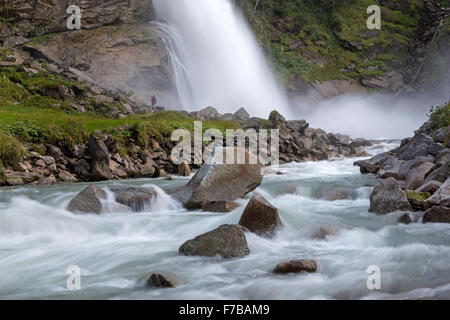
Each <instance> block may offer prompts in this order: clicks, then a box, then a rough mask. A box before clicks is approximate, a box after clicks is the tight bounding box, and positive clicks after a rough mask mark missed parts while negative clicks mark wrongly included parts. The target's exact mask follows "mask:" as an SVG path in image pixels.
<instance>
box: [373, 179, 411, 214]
mask: <svg viewBox="0 0 450 320" xmlns="http://www.w3.org/2000/svg"><path fill="white" fill-rule="evenodd" d="M411 210H412V207H411V205H410V204H409V202H408V199H407V198H406V193H405V192H404V191H403V190H401V189H400V188H399V186H398V184H397V182H396V180H395V179H394V178H388V179H385V180H383V181H382V182H381V183H380V184H379V185H377V186H376V187H375V188H374V190H373V192H372V194H371V195H370V208H369V212H375V213H379V214H386V213H390V212H394V211H411Z"/></svg>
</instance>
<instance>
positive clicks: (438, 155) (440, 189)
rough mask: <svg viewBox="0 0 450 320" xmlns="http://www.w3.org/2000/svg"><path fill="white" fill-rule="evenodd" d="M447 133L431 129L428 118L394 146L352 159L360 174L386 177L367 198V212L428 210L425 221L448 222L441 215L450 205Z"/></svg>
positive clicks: (447, 218)
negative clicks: (388, 149)
mask: <svg viewBox="0 0 450 320" xmlns="http://www.w3.org/2000/svg"><path fill="white" fill-rule="evenodd" d="M449 136H450V127H445V128H439V129H434V128H433V124H432V122H431V121H429V122H426V123H425V124H424V125H423V126H422V127H421V128H420V129H419V130H417V131H416V132H415V135H414V137H412V138H408V139H404V140H403V141H402V142H401V145H400V147H398V148H397V149H395V150H392V151H389V152H386V153H382V154H379V155H376V156H375V157H373V158H370V159H368V160H363V161H357V162H355V165H356V166H359V167H360V169H361V172H362V173H372V174H376V175H377V177H379V178H382V179H385V180H384V181H382V182H381V184H380V185H378V186H377V187H375V189H374V191H373V193H372V195H371V197H370V200H371V205H370V211H371V212H376V213H380V214H385V213H389V212H393V211H424V210H428V211H427V212H426V213H425V217H426V218H425V217H424V219H423V220H424V222H427V221H428V222H430V221H434V222H449V220H450V217H449V216H445V214H443V213H444V212H446V208H448V207H450V179H449V176H450V149H449V147H450V143H449V140H448V137H449ZM436 207H437V208H436ZM432 217H433V218H432Z"/></svg>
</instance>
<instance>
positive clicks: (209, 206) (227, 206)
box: [202, 201, 239, 213]
mask: <svg viewBox="0 0 450 320" xmlns="http://www.w3.org/2000/svg"><path fill="white" fill-rule="evenodd" d="M238 207H239V203H236V202H233V201H210V202H205V203H203V204H202V210H203V211H209V212H223V213H225V212H231V211H233V210H234V209H236V208H238Z"/></svg>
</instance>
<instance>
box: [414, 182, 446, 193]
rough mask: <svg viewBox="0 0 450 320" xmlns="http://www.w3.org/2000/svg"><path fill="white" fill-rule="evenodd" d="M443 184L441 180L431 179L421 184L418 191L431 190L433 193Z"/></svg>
mask: <svg viewBox="0 0 450 320" xmlns="http://www.w3.org/2000/svg"><path fill="white" fill-rule="evenodd" d="M441 186H442V183H440V182H439V181H435V180H431V181H428V182H425V183H424V184H423V185H421V186H420V187H419V188H417V189H416V191H417V192H429V193H431V194H433V193H435V192H436V191H437V190H438V189H439V188H440V187H441Z"/></svg>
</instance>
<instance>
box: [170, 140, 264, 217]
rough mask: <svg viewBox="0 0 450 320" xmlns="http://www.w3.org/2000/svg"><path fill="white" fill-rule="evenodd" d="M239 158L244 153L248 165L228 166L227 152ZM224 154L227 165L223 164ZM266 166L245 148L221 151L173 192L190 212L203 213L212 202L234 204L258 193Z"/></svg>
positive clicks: (215, 152)
mask: <svg viewBox="0 0 450 320" xmlns="http://www.w3.org/2000/svg"><path fill="white" fill-rule="evenodd" d="M229 149H231V153H233V152H234V155H235V157H234V159H237V154H238V153H239V152H243V153H242V154H243V155H244V159H245V162H244V164H239V163H237V161H236V160H235V161H234V162H232V163H233V164H226V163H227V162H226V159H227V157H226V153H227V150H228V151H229ZM220 153H222V155H223V159H224V160H223V161H220V157H219V156H220ZM263 168H264V166H263V165H262V164H261V162H260V161H259V159H258V157H257V156H255V155H253V154H250V153H249V152H248V151H247V150H245V149H243V148H217V149H216V150H215V151H214V152H213V155H212V161H209V163H205V164H204V165H203V166H202V167H201V168H200V170H199V171H197V173H196V174H195V175H194V177H193V178H192V179H191V180H190V181H189V182H188V183H187V184H186V185H185V186H183V187H181V188H178V189H176V190H174V191H172V192H171V193H172V194H171V196H172V197H174V198H175V199H177V200H178V201H180V202H181V203H183V205H184V206H185V207H186V208H188V209H200V208H201V206H202V204H203V203H205V202H211V201H234V200H236V199H238V198H243V197H244V196H245V195H246V194H247V193H249V192H251V191H253V190H255V189H256V188H257V187H258V186H259V185H260V184H261V182H262V179H263V174H262V169H263Z"/></svg>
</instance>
